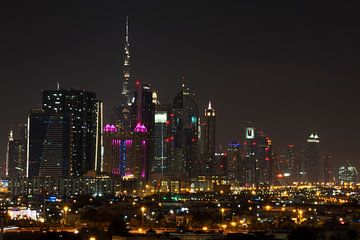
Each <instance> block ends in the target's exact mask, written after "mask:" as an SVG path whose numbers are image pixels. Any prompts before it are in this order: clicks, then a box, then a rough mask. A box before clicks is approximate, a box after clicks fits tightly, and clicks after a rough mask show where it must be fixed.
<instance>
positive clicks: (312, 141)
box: [302, 132, 323, 182]
mask: <svg viewBox="0 0 360 240" xmlns="http://www.w3.org/2000/svg"><path fill="white" fill-rule="evenodd" d="M319 143H320V138H319V136H318V135H317V133H316V132H312V133H311V134H310V136H309V137H308V139H307V144H306V150H305V156H304V163H303V170H302V172H303V174H304V175H305V181H307V182H319V181H322V178H323V176H322V174H321V171H320V170H321V169H323V168H322V164H321V162H320V150H319Z"/></svg>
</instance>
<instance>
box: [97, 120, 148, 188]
mask: <svg viewBox="0 0 360 240" xmlns="http://www.w3.org/2000/svg"><path fill="white" fill-rule="evenodd" d="M147 139H148V138H147V129H146V127H145V126H144V125H142V124H138V125H137V126H136V127H135V129H134V131H133V132H122V131H118V129H117V128H116V127H115V126H114V125H110V124H107V125H106V126H105V129H104V151H105V152H104V161H103V166H102V168H103V172H104V173H105V174H109V175H112V176H119V177H122V178H128V179H136V180H138V181H139V182H140V183H145V180H146V179H147V177H148V176H147V175H148V172H147V169H148V166H147V164H148V158H147V144H148V143H147V141H148V140H147Z"/></svg>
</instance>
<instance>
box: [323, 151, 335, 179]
mask: <svg viewBox="0 0 360 240" xmlns="http://www.w3.org/2000/svg"><path fill="white" fill-rule="evenodd" d="M332 160H333V159H332V156H331V155H330V154H325V155H323V156H322V162H323V166H324V168H323V171H324V182H325V183H328V182H333V181H334V174H333V168H332V162H333V161H332Z"/></svg>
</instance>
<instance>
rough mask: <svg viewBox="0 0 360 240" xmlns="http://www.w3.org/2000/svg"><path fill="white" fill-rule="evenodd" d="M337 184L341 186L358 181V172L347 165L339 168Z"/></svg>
mask: <svg viewBox="0 0 360 240" xmlns="http://www.w3.org/2000/svg"><path fill="white" fill-rule="evenodd" d="M338 178H339V182H340V183H341V184H343V183H351V182H357V181H358V180H359V179H358V172H357V170H356V168H355V167H353V166H351V164H350V163H349V166H341V167H340V168H339V176H338Z"/></svg>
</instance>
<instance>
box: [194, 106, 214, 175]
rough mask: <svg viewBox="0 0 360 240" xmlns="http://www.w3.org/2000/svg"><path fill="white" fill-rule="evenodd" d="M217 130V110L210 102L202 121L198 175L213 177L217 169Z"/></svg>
mask: <svg viewBox="0 0 360 240" xmlns="http://www.w3.org/2000/svg"><path fill="white" fill-rule="evenodd" d="M215 130H216V118H215V109H213V108H212V106H211V102H210V101H209V104H208V108H207V109H205V114H204V120H203V121H200V131H199V152H200V155H199V158H200V159H199V163H200V164H201V165H200V166H197V168H198V171H196V173H197V175H205V176H207V177H211V176H212V174H213V173H214V170H215V169H214V167H215V143H216V142H215V140H216V139H215Z"/></svg>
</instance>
